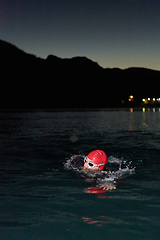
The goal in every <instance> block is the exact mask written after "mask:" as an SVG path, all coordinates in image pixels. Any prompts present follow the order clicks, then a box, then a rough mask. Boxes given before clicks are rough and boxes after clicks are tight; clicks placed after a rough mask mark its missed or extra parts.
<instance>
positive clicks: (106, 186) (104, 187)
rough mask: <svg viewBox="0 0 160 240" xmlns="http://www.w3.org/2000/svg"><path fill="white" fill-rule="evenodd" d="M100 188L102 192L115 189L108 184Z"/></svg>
mask: <svg viewBox="0 0 160 240" xmlns="http://www.w3.org/2000/svg"><path fill="white" fill-rule="evenodd" d="M100 187H101V188H103V190H106V191H109V190H113V189H116V186H114V185H112V184H109V185H105V184H103V185H101V186H100Z"/></svg>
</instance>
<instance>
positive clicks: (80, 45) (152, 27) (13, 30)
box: [0, 0, 160, 70]
mask: <svg viewBox="0 0 160 240" xmlns="http://www.w3.org/2000/svg"><path fill="white" fill-rule="evenodd" d="M0 39H2V40H5V41H7V42H10V43H12V44H14V45H16V46H17V47H18V48H20V49H22V50H24V51H25V52H27V53H32V54H35V55H36V56H38V57H42V58H46V57H47V56H48V55H49V54H53V55H56V56H59V57H62V58H71V57H74V56H86V57H88V58H90V59H92V60H93V61H96V62H98V63H99V65H100V66H102V67H105V68H113V67H119V68H122V69H124V68H128V67H135V66H136V67H146V68H151V69H157V70H160V0H0Z"/></svg>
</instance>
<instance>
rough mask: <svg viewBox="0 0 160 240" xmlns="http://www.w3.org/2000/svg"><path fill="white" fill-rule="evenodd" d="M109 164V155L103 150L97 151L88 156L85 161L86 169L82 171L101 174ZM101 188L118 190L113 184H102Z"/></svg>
mask: <svg viewBox="0 0 160 240" xmlns="http://www.w3.org/2000/svg"><path fill="white" fill-rule="evenodd" d="M106 164H107V155H106V154H105V152H103V151H102V150H95V151H92V152H90V153H89V154H88V156H87V157H86V158H85V159H84V167H83V169H82V171H86V170H87V171H89V172H94V173H100V172H101V171H102V170H103V169H104V167H105V166H106ZM101 187H102V188H103V189H105V190H112V189H116V187H115V186H114V185H112V184H109V185H108V184H107V185H106V184H102V185H101Z"/></svg>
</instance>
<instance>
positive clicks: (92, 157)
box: [84, 150, 107, 170]
mask: <svg viewBox="0 0 160 240" xmlns="http://www.w3.org/2000/svg"><path fill="white" fill-rule="evenodd" d="M106 164H107V155H106V154H105V152H103V151H102V150H95V151H92V152H90V153H89V154H88V156H87V158H86V159H85V165H84V167H85V168H90V169H91V168H95V169H96V168H98V169H100V170H103V168H104V166H105V165H106Z"/></svg>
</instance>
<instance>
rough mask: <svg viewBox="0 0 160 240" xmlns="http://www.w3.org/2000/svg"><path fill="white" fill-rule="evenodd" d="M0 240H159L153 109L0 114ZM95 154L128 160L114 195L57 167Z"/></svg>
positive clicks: (158, 117)
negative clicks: (128, 172)
mask: <svg viewBox="0 0 160 240" xmlns="http://www.w3.org/2000/svg"><path fill="white" fill-rule="evenodd" d="M0 148H1V151H0V175H1V178H0V239H1V240H14V239H15V240H22V239H23V240H42V239H43V240H45V239H46V240H51V239H54V240H59V239H60V240H63V239H64V240H65V239H68V240H69V239H77V240H81V239H92V240H93V239H100V240H101V239H112V240H113V239H119V240H121V239H123V240H125V239H126V240H128V239H130V240H132V239H136V240H138V239H145V240H149V239H154V240H159V239H160V175H159V173H160V109H143V110H142V109H139V110H138V111H137V110H136V109H125V110H113V109H110V110H103V111H102V110H96V111H83V110H81V111H51V110H50V111H42V110H39V111H32V112H31V111H25V112H24V111H17V112H13V111H12V112H8V113H5V112H1V113H0ZM95 149H102V150H104V151H105V152H106V153H107V155H108V157H114V158H117V159H123V160H125V161H131V162H132V166H133V167H134V168H135V173H134V174H132V175H130V176H128V177H127V178H126V179H124V180H123V181H122V182H121V184H119V185H118V186H117V189H116V190H112V191H108V192H106V193H102V194H91V193H90V194H89V193H86V192H85V189H87V188H89V187H94V186H96V183H91V182H87V181H86V180H85V179H84V178H82V177H81V176H80V175H78V174H77V173H76V172H74V171H69V170H67V169H65V168H64V163H65V162H66V160H67V159H68V158H69V157H70V155H71V154H82V155H87V154H88V153H89V152H90V151H92V150H95Z"/></svg>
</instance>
